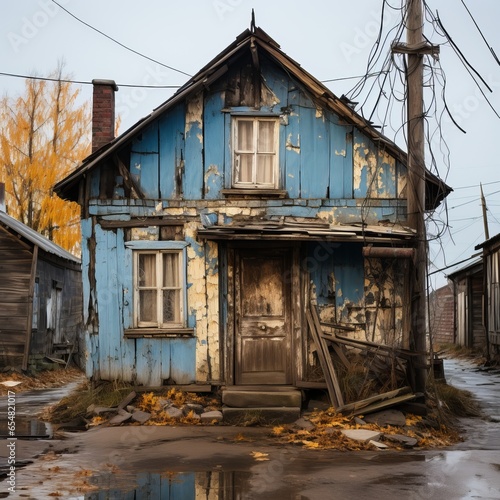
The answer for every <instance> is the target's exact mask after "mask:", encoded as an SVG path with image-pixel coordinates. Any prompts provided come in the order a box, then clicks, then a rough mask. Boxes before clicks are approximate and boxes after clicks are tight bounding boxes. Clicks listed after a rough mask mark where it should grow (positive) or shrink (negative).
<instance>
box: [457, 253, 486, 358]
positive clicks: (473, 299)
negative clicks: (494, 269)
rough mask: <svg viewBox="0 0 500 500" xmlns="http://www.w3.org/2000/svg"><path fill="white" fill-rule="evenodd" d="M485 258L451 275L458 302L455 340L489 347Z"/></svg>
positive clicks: (475, 345)
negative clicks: (485, 309)
mask: <svg viewBox="0 0 500 500" xmlns="http://www.w3.org/2000/svg"><path fill="white" fill-rule="evenodd" d="M483 269H484V268H483V261H482V259H481V258H475V259H474V260H472V262H470V263H469V264H468V265H466V266H464V267H461V268H460V269H458V270H456V271H454V272H453V273H451V274H449V275H448V279H450V280H451V281H452V282H453V286H454V293H453V295H454V298H455V300H454V302H455V307H454V309H455V343H456V344H458V345H461V346H465V347H471V348H476V349H483V350H485V351H486V349H487V339H486V332H485V329H484V324H483V280H484V273H483Z"/></svg>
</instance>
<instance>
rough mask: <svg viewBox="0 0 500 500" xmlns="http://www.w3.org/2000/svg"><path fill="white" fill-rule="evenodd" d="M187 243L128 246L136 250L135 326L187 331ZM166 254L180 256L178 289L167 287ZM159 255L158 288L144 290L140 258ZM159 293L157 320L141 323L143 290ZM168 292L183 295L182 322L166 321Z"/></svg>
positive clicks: (181, 302)
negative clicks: (164, 265)
mask: <svg viewBox="0 0 500 500" xmlns="http://www.w3.org/2000/svg"><path fill="white" fill-rule="evenodd" d="M187 245H188V244H187V243H186V242H180V241H153V242H151V241H130V242H127V243H126V246H127V247H128V248H131V249H132V256H133V276H132V282H133V289H134V293H133V297H134V298H133V300H134V307H133V325H134V326H133V327H134V328H137V329H159V330H168V329H176V328H185V326H186V322H187V314H186V309H187V308H186V304H187V287H186V262H187V261H186V247H187ZM165 253H171V254H177V255H178V256H179V262H178V268H177V272H178V276H177V278H178V283H179V285H178V286H177V287H174V288H172V287H165V286H163V255H164V254H165ZM145 254H146V255H155V256H156V286H154V287H140V286H139V272H138V269H139V256H140V255H145ZM146 289H151V290H156V301H157V303H156V321H140V300H139V297H140V293H139V292H140V291H141V290H146ZM168 289H176V290H179V291H180V294H179V311H178V318H179V321H165V322H164V321H163V300H162V297H163V291H164V290H168Z"/></svg>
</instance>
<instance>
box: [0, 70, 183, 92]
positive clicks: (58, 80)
mask: <svg viewBox="0 0 500 500" xmlns="http://www.w3.org/2000/svg"><path fill="white" fill-rule="evenodd" d="M0 76H10V77H13V78H23V79H24V80H42V81H46V82H63V83H73V84H77V85H93V83H92V82H91V81H85V80H69V79H65V78H52V77H49V76H30V75H19V74H17V73H6V72H2V71H0ZM116 85H117V86H118V87H135V88H144V89H178V88H180V87H181V86H180V85H135V84H131V83H117V84H116Z"/></svg>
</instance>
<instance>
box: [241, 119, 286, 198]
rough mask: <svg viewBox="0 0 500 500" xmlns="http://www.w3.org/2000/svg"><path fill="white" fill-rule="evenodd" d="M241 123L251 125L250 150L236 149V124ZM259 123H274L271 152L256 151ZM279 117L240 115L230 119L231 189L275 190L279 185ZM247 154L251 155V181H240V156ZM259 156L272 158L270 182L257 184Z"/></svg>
mask: <svg viewBox="0 0 500 500" xmlns="http://www.w3.org/2000/svg"><path fill="white" fill-rule="evenodd" d="M241 121H247V122H252V123H253V130H252V135H253V140H252V149H249V150H240V149H238V124H239V123H240V122H241ZM261 122H272V123H274V137H273V138H272V144H273V145H274V150H273V151H259V150H258V132H259V127H258V125H259V123H261ZM279 125H280V122H279V117H275V116H252V115H241V116H233V117H232V145H233V170H232V172H233V182H232V186H233V188H238V189H277V188H278V185H279V171H278V165H279V155H278V153H279ZM242 154H247V155H250V154H251V155H253V159H252V180H251V181H250V182H248V181H245V182H243V181H240V179H239V167H240V155H242ZM259 155H266V156H269V155H271V156H272V158H273V164H272V176H273V179H272V182H267V183H266V182H257V166H258V158H259Z"/></svg>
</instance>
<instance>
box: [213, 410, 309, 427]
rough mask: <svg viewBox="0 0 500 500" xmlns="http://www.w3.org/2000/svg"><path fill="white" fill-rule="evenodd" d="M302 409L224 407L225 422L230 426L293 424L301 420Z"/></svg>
mask: <svg viewBox="0 0 500 500" xmlns="http://www.w3.org/2000/svg"><path fill="white" fill-rule="evenodd" d="M300 411H301V410H300V407H279V408H269V407H265V408H262V407H261V408H230V407H228V406H223V407H222V417H223V422H224V423H226V424H230V425H242V426H248V425H278V424H291V423H293V422H295V421H296V420H298V419H299V418H300Z"/></svg>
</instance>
